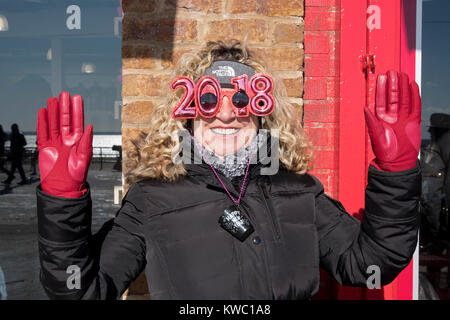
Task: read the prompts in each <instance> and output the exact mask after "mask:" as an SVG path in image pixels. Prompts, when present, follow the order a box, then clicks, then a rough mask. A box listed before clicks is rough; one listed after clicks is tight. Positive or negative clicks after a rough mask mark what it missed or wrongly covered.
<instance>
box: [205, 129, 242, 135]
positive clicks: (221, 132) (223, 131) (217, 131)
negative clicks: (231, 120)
mask: <svg viewBox="0 0 450 320" xmlns="http://www.w3.org/2000/svg"><path fill="white" fill-rule="evenodd" d="M211 131H212V132H213V133H215V134H218V135H220V136H232V135H235V134H237V133H238V132H239V131H241V128H211Z"/></svg>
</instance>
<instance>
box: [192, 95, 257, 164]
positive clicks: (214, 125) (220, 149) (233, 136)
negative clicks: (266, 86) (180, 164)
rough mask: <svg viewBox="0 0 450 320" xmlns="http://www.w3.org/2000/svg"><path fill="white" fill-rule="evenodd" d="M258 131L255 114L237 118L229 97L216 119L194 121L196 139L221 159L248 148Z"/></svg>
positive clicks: (224, 98)
mask: <svg viewBox="0 0 450 320" xmlns="http://www.w3.org/2000/svg"><path fill="white" fill-rule="evenodd" d="M223 90H225V91H234V89H223ZM257 131H258V118H257V117H256V116H255V115H253V114H250V116H249V117H243V118H242V117H239V118H238V117H236V115H235V114H234V111H233V106H232V102H231V101H230V100H229V99H228V97H227V96H225V97H223V99H222V103H221V106H220V109H219V112H218V113H217V114H216V116H215V117H213V118H203V117H199V118H197V120H195V121H194V136H195V138H196V139H197V140H199V141H201V142H202V145H203V146H204V147H205V148H206V149H208V150H210V151H212V152H214V153H215V154H216V155H217V156H219V157H223V156H225V155H227V154H233V153H236V152H237V151H238V150H239V149H240V148H242V147H246V146H247V145H248V144H249V143H250V141H251V140H252V138H253V137H254V136H255V135H256V132H257Z"/></svg>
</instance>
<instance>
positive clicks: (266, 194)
mask: <svg viewBox="0 0 450 320" xmlns="http://www.w3.org/2000/svg"><path fill="white" fill-rule="evenodd" d="M261 189H262V191H263V193H264V197H265V198H266V199H269V192H268V191H267V189H266V186H265V185H264V184H262V185H261Z"/></svg>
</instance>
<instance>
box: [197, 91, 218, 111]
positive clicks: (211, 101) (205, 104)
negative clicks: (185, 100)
mask: <svg viewBox="0 0 450 320" xmlns="http://www.w3.org/2000/svg"><path fill="white" fill-rule="evenodd" d="M200 104H201V105H202V108H203V109H212V108H214V107H215V106H216V105H217V97H216V96H215V95H214V94H212V93H209V92H207V93H205V94H202V96H201V97H200Z"/></svg>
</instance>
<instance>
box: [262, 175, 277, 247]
mask: <svg viewBox="0 0 450 320" xmlns="http://www.w3.org/2000/svg"><path fill="white" fill-rule="evenodd" d="M260 188H261V191H262V193H263V195H264V203H265V204H266V209H267V211H268V212H269V215H270V220H271V223H272V229H273V232H274V234H275V237H276V239H277V240H281V231H280V225H279V223H278V220H277V219H276V217H275V210H274V209H273V205H272V200H271V199H270V195H269V192H268V191H267V188H266V186H265V185H263V184H262V185H260Z"/></svg>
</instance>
